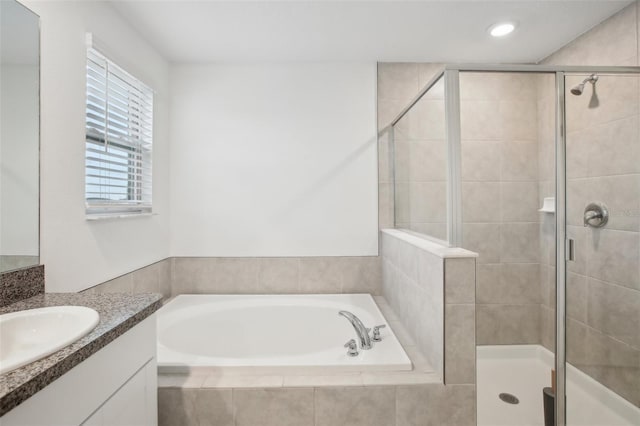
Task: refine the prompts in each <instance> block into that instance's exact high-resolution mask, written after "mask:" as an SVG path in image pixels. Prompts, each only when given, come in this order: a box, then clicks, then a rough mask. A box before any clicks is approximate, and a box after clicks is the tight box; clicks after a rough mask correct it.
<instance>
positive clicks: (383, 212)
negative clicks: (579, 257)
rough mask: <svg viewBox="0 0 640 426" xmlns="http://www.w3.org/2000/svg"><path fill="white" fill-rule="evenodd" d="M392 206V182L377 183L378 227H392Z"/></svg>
mask: <svg viewBox="0 0 640 426" xmlns="http://www.w3.org/2000/svg"><path fill="white" fill-rule="evenodd" d="M393 207H394V202H393V184H391V183H380V184H378V225H379V227H380V229H386V228H393V227H394V212H393ZM407 211H408V209H407Z"/></svg>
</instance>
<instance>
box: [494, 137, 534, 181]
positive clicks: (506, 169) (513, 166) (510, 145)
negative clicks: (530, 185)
mask: <svg viewBox="0 0 640 426" xmlns="http://www.w3.org/2000/svg"><path fill="white" fill-rule="evenodd" d="M500 148H501V173H502V174H501V178H502V181H523V180H524V181H532V180H537V179H538V145H537V142H533V141H522V140H515V141H511V140H509V141H503V142H502V144H501V146H500Z"/></svg>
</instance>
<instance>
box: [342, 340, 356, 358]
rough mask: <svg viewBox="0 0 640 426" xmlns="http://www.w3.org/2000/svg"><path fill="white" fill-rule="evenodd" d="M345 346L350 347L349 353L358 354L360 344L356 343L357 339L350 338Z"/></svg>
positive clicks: (351, 354) (350, 354)
mask: <svg viewBox="0 0 640 426" xmlns="http://www.w3.org/2000/svg"><path fill="white" fill-rule="evenodd" d="M344 347H345V348H349V350H348V351H347V355H349V356H358V344H357V343H356V341H355V339H351V340H349V341H348V342H347V343H345V344H344Z"/></svg>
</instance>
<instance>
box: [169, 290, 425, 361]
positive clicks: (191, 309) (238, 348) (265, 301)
mask: <svg viewBox="0 0 640 426" xmlns="http://www.w3.org/2000/svg"><path fill="white" fill-rule="evenodd" d="M341 310H346V311H350V312H352V313H353V314H355V315H356V316H358V317H359V318H360V319H361V320H362V322H363V323H364V324H365V325H366V326H367V327H373V326H375V325H380V324H386V325H387V327H386V328H384V329H382V337H383V340H382V341H381V342H376V343H374V346H373V349H371V350H366V351H360V354H359V355H358V356H357V357H349V356H347V350H346V349H345V348H344V347H343V345H344V344H345V343H346V342H347V341H348V340H350V339H356V333H355V331H354V329H353V327H352V326H351V323H350V322H348V321H347V319H346V318H344V317H341V316H339V315H338V312H339V311H341ZM356 340H357V339H356ZM158 368H159V372H160V373H184V372H189V371H195V370H201V369H206V370H213V371H212V372H217V371H221V372H224V371H230V370H233V371H236V372H238V371H243V370H246V371H247V372H248V373H251V374H260V373H263V372H269V373H279V374H287V373H294V372H322V373H327V374H330V373H331V372H343V371H352V372H356V371H373V370H387V371H388V370H396V371H400V370H411V368H412V366H411V361H410V360H409V358H408V357H407V354H406V353H405V352H404V350H403V349H402V346H401V345H400V343H399V342H398V340H397V339H396V336H395V335H394V334H393V331H392V330H391V328H390V327H389V324H388V322H387V321H386V320H385V318H384V317H383V315H382V313H381V312H380V310H379V309H378V307H377V305H376V304H375V302H374V300H373V298H372V297H371V296H370V295H367V294H339V295H256V296H253V295H252V296H243V295H181V296H178V297H176V298H175V299H173V300H171V301H170V302H169V303H167V304H166V305H165V306H164V307H162V308H161V309H160V310H159V311H158Z"/></svg>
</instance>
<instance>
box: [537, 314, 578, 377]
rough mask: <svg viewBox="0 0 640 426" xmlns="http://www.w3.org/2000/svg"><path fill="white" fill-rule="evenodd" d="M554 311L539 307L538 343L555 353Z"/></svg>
mask: <svg viewBox="0 0 640 426" xmlns="http://www.w3.org/2000/svg"><path fill="white" fill-rule="evenodd" d="M555 315H556V311H555V309H551V308H548V307H546V306H541V307H540V333H541V336H540V342H541V343H542V346H544V347H545V348H547V349H549V350H550V351H551V352H555V350H556V349H555V348H556V316H555ZM567 334H569V333H567ZM574 365H575V364H574Z"/></svg>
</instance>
